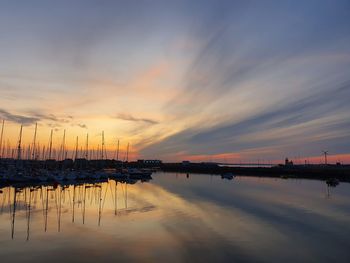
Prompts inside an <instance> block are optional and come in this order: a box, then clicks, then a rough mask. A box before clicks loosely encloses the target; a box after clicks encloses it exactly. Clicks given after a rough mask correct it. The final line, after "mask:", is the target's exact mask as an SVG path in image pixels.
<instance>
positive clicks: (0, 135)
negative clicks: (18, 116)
mask: <svg viewBox="0 0 350 263" xmlns="http://www.w3.org/2000/svg"><path fill="white" fill-rule="evenodd" d="M4 125H5V120H2V126H1V134H0V158H1V157H3V156H2V136H3V135H4ZM4 148H5V147H4Z"/></svg>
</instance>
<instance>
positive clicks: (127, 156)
mask: <svg viewBox="0 0 350 263" xmlns="http://www.w3.org/2000/svg"><path fill="white" fill-rule="evenodd" d="M126 162H129V143H128V147H127V148H126Z"/></svg>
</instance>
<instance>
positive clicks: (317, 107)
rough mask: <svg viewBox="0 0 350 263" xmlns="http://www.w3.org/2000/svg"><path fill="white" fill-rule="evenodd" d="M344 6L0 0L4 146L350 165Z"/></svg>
mask: <svg viewBox="0 0 350 263" xmlns="http://www.w3.org/2000/svg"><path fill="white" fill-rule="evenodd" d="M349 11H350V2H349V1H340V0H339V1H338V0H336V1H323V0H318V1H312V0H310V1H301V0H300V1H299V0H297V1H233V0H232V1H214V0H213V1H205V0H203V1H156V0H154V1H151V0H150V1H146V0H145V1H142V0H140V1H108V0H101V1H97V0H95V1H90V0H84V1H82V0H81V1H79V0H73V1H71V0H70V1H67V0H61V1H50V0H47V1H37V0H31V1H11V0H8V1H7V0H0V94H1V96H0V119H4V120H5V128H4V136H3V137H4V139H3V145H5V146H6V145H7V144H8V143H10V144H11V145H12V146H11V147H14V146H15V145H16V142H17V140H18V136H19V130H20V125H21V124H22V125H23V143H24V144H27V145H29V144H30V143H31V142H32V140H33V133H34V127H35V123H38V141H39V142H40V143H41V144H42V145H46V144H47V143H48V140H49V136H50V130H51V129H52V130H53V132H54V145H56V146H57V147H59V146H58V145H59V143H60V142H61V141H62V136H63V130H66V134H67V145H68V146H67V147H68V148H70V149H72V148H74V145H75V140H76V136H79V138H80V139H79V142H80V143H81V144H83V141H84V138H85V137H86V134H89V138H90V139H89V140H90V141H89V144H90V145H91V147H98V144H101V133H102V131H104V133H105V138H106V147H107V149H108V150H109V151H111V152H112V151H114V149H115V147H116V142H117V140H118V139H119V140H120V144H121V147H122V149H123V150H125V148H126V145H127V143H130V151H131V157H132V158H134V159H136V158H147V159H162V160H166V161H181V160H195V161H226V162H248V161H249V162H251V161H254V162H255V161H260V162H270V161H279V160H283V159H284V158H285V157H289V158H291V159H294V160H296V159H298V160H299V161H300V162H303V161H304V160H306V159H307V160H311V161H313V162H320V161H322V160H323V159H322V151H323V150H328V151H329V154H330V158H331V159H330V160H332V161H342V162H349V163H350V118H349V117H350V114H349V113H350V16H349Z"/></svg>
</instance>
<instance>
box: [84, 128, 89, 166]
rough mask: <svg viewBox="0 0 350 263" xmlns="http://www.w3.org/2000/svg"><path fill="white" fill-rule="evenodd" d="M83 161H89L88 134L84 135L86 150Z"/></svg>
mask: <svg viewBox="0 0 350 263" xmlns="http://www.w3.org/2000/svg"><path fill="white" fill-rule="evenodd" d="M85 159H86V160H88V159H89V134H88V133H87V134H86V149H85Z"/></svg>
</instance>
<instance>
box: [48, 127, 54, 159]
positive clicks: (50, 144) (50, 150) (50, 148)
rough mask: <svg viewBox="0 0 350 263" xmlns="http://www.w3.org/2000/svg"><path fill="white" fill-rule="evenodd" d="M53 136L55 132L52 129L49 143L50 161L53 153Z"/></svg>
mask: <svg viewBox="0 0 350 263" xmlns="http://www.w3.org/2000/svg"><path fill="white" fill-rule="evenodd" d="M52 134H53V130H52V129H51V133H50V142H49V158H48V159H49V160H51V153H52Z"/></svg>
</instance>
